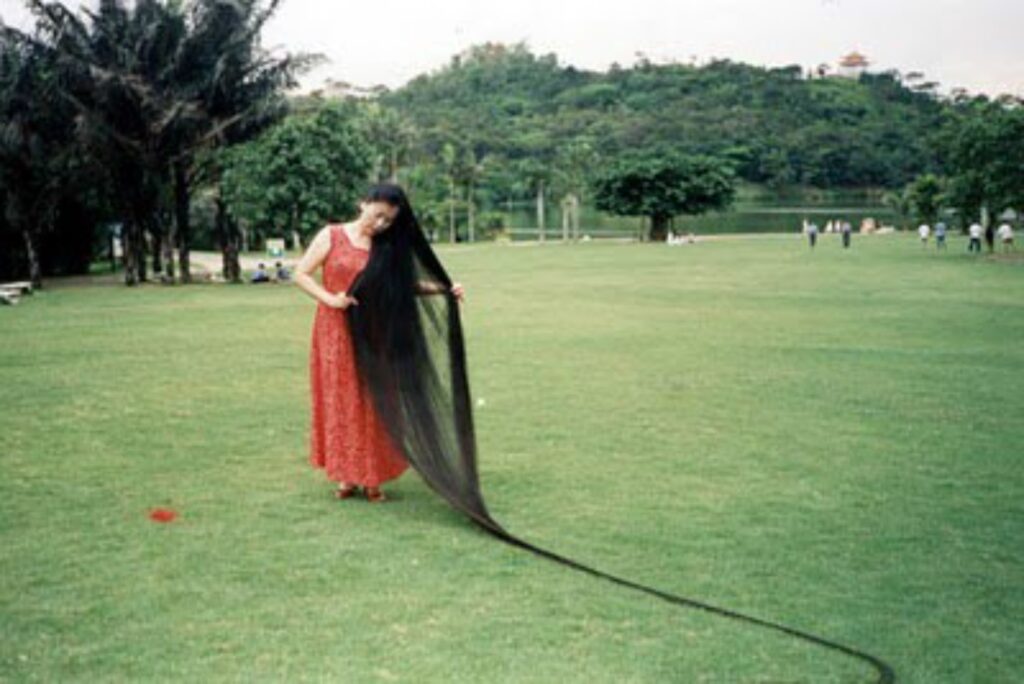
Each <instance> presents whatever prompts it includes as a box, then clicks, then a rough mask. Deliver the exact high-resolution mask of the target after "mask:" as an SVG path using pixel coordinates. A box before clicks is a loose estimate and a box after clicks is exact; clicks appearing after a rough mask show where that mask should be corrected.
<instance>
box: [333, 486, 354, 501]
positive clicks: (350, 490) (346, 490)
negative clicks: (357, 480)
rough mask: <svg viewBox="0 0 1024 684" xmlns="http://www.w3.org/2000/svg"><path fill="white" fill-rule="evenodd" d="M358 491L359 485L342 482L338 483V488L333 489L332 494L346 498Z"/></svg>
mask: <svg viewBox="0 0 1024 684" xmlns="http://www.w3.org/2000/svg"><path fill="white" fill-rule="evenodd" d="M358 491H359V485H354V484H351V485H350V484H345V483H344V482H339V483H338V488H337V489H336V490H334V496H336V497H337V498H339V499H347V498H349V497H351V496H355V493H356V492H358Z"/></svg>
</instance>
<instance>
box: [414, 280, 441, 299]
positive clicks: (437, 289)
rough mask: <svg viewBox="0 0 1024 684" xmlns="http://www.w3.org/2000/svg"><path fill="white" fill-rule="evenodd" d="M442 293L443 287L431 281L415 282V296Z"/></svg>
mask: <svg viewBox="0 0 1024 684" xmlns="http://www.w3.org/2000/svg"><path fill="white" fill-rule="evenodd" d="M443 292H444V285H442V284H441V283H438V282H434V281H432V280H419V281H417V282H416V294H419V295H435V294H441V293H443Z"/></svg>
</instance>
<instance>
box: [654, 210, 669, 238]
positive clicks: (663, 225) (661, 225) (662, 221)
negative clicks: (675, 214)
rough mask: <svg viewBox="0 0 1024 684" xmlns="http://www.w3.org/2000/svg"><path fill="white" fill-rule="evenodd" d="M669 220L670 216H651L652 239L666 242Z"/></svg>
mask: <svg viewBox="0 0 1024 684" xmlns="http://www.w3.org/2000/svg"><path fill="white" fill-rule="evenodd" d="M668 221H669V217H668V216H651V233H650V238H651V240H652V241H656V242H665V239H666V238H667V237H668Z"/></svg>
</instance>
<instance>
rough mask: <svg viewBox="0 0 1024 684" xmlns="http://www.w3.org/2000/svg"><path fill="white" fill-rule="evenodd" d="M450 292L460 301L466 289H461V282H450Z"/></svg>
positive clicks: (463, 297) (464, 295)
mask: <svg viewBox="0 0 1024 684" xmlns="http://www.w3.org/2000/svg"><path fill="white" fill-rule="evenodd" d="M452 294H453V295H455V298H456V299H458V300H459V301H460V302H461V301H463V300H464V299H465V298H466V291H465V290H464V289H462V283H452Z"/></svg>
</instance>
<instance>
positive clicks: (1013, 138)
mask: <svg viewBox="0 0 1024 684" xmlns="http://www.w3.org/2000/svg"><path fill="white" fill-rule="evenodd" d="M941 140H942V146H943V148H944V151H945V153H946V157H947V159H946V162H947V165H948V167H949V173H950V176H951V180H950V200H951V202H952V203H953V205H954V206H955V207H956V208H957V210H958V212H959V214H960V216H961V221H962V222H964V223H966V222H968V221H970V220H973V219H975V218H977V217H978V216H979V215H980V214H981V212H982V209H983V208H985V209H988V211H989V212H990V213H991V214H993V215H998V214H999V213H1000V212H1002V211H1003V210H1004V209H1007V208H1011V207H1012V208H1015V209H1017V210H1018V211H1021V210H1022V209H1024V106H1022V105H1021V103H1020V102H1019V101H1015V100H997V101H989V100H987V99H985V98H976V99H970V100H966V101H964V102H961V103H959V104H958V105H957V106H956V107H955V109H954V110H953V111H952V112H950V114H949V116H948V118H947V122H946V127H945V129H944V131H943V136H942V138H941Z"/></svg>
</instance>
